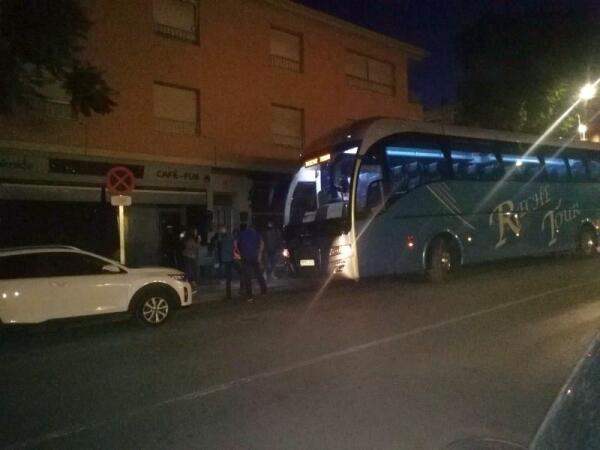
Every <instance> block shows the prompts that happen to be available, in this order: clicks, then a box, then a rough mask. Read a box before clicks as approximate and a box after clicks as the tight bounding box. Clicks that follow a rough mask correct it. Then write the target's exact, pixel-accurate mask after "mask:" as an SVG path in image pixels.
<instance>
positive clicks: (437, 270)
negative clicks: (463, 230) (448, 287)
mask: <svg viewBox="0 0 600 450" xmlns="http://www.w3.org/2000/svg"><path fill="white" fill-rule="evenodd" d="M459 264H460V262H459V255H458V252H457V249H456V246H455V245H453V243H452V242H450V240H449V239H446V238H443V237H437V238H435V239H434V240H433V241H432V242H431V244H430V245H429V250H428V251H427V270H426V272H427V278H428V279H429V281H431V282H433V283H442V282H444V281H447V280H448V278H449V277H450V274H451V273H452V272H453V271H455V270H456V269H457V268H458V266H459Z"/></svg>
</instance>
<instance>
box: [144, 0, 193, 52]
mask: <svg viewBox="0 0 600 450" xmlns="http://www.w3.org/2000/svg"><path fill="white" fill-rule="evenodd" d="M152 4H153V12H154V31H156V32H157V33H159V34H162V35H164V36H168V37H170V38H173V39H179V40H181V41H189V42H197V41H198V20H197V7H198V5H197V3H196V1H195V0H153V1H152Z"/></svg>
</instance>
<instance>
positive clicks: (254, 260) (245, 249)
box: [238, 224, 267, 302]
mask: <svg viewBox="0 0 600 450" xmlns="http://www.w3.org/2000/svg"><path fill="white" fill-rule="evenodd" d="M238 249H239V252H240V256H241V258H242V277H243V279H244V283H243V287H244V290H245V291H246V292H245V293H246V300H247V301H249V302H251V301H253V298H252V274H253V273H254V276H255V277H256V279H257V280H258V283H259V284H260V291H261V293H262V294H266V293H267V283H266V282H265V279H264V277H263V275H262V271H261V268H260V260H261V258H262V252H263V250H264V242H263V240H262V238H261V237H260V235H259V234H258V233H257V232H256V230H255V229H254V228H252V227H250V226H247V225H245V224H242V226H241V227H240V235H239V237H238Z"/></svg>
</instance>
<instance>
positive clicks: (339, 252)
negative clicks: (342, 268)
mask: <svg viewBox="0 0 600 450" xmlns="http://www.w3.org/2000/svg"><path fill="white" fill-rule="evenodd" d="M350 255H352V246H351V245H350V244H343V245H334V246H333V247H331V250H329V256H330V257H332V258H333V257H336V256H339V257H340V258H348V257H349V256H350Z"/></svg>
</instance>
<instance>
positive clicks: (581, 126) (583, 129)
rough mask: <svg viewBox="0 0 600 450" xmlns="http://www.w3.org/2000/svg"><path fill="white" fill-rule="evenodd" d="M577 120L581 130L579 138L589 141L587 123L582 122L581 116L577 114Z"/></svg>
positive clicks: (578, 127)
mask: <svg viewBox="0 0 600 450" xmlns="http://www.w3.org/2000/svg"><path fill="white" fill-rule="evenodd" d="M577 122H578V123H579V125H578V126H577V131H578V132H579V140H580V141H587V138H586V136H585V134H586V133H587V130H588V127H587V125H586V124H585V123H581V117H580V116H579V114H577Z"/></svg>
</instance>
